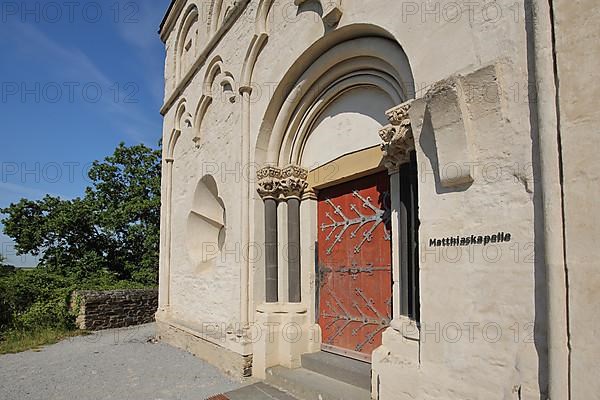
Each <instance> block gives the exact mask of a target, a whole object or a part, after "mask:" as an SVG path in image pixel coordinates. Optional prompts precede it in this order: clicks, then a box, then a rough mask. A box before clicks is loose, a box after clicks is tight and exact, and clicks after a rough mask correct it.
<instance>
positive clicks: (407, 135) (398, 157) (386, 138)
mask: <svg viewBox="0 0 600 400" xmlns="http://www.w3.org/2000/svg"><path fill="white" fill-rule="evenodd" d="M410 106H411V103H410V102H407V103H402V104H400V105H399V106H397V107H394V108H392V109H390V110H388V111H387V112H386V113H385V114H386V115H387V117H388V119H389V121H390V124H389V125H386V126H384V127H383V128H381V130H380V131H379V137H380V138H381V140H382V141H383V143H382V144H381V151H383V162H384V164H385V166H386V168H387V169H388V170H390V171H396V170H397V169H398V168H399V167H400V165H402V164H404V163H407V162H408V161H409V159H410V152H411V151H412V150H414V149H415V139H414V137H413V131H412V126H411V123H410V117H409V115H408V111H409V110H410Z"/></svg>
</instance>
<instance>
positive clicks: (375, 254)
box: [318, 172, 392, 360]
mask: <svg viewBox="0 0 600 400" xmlns="http://www.w3.org/2000/svg"><path fill="white" fill-rule="evenodd" d="M389 192H390V189H389V176H388V174H387V172H382V173H379V174H375V175H371V176H367V177H364V178H360V179H357V180H354V181H351V182H347V183H343V184H340V185H337V186H333V187H329V188H326V189H323V190H321V191H319V205H318V223H319V234H318V275H319V325H320V326H321V328H322V331H323V349H324V350H326V351H332V352H335V353H340V354H344V355H348V356H351V357H355V358H360V359H367V360H369V359H370V356H371V353H372V352H373V350H374V349H375V348H377V347H378V346H380V345H381V334H382V333H383V330H384V329H385V328H387V327H388V326H389V324H390V320H391V316H392V266H391V264H392V254H391V253H392V250H391V249H392V248H391V226H390V200H389V198H390V196H389Z"/></svg>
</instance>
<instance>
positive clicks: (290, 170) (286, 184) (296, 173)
mask: <svg viewBox="0 0 600 400" xmlns="http://www.w3.org/2000/svg"><path fill="white" fill-rule="evenodd" d="M307 178H308V170H306V169H304V168H302V167H299V166H297V165H288V166H287V167H285V168H283V169H282V170H281V182H280V184H281V192H282V195H283V197H285V198H286V199H287V198H297V199H298V200H301V199H302V194H303V193H304V191H305V190H306V188H307V187H308V182H307V181H306V179H307Z"/></svg>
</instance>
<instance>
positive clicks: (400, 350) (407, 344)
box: [371, 328, 420, 400]
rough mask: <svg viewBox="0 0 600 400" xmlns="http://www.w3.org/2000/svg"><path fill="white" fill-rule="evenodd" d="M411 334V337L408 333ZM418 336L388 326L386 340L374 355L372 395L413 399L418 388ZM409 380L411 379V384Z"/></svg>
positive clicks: (382, 399) (388, 399)
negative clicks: (405, 333)
mask: <svg viewBox="0 0 600 400" xmlns="http://www.w3.org/2000/svg"><path fill="white" fill-rule="evenodd" d="M407 336H410V337H407ZM419 350H420V343H419V338H418V336H417V337H416V338H415V334H414V333H413V332H412V331H411V334H410V335H404V334H403V333H402V332H401V331H398V330H396V329H394V328H388V329H387V330H386V331H385V332H384V333H383V344H382V345H381V346H380V347H378V348H377V349H376V350H375V351H374V352H373V356H372V363H373V365H372V371H373V373H372V382H371V389H372V390H371V397H372V399H374V400H412V399H415V398H417V397H416V394H417V393H418V391H419V386H420V382H419V377H420V374H419V367H420V362H419ZM408 382H410V383H409V384H408Z"/></svg>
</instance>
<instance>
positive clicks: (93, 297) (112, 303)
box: [72, 289, 158, 331]
mask: <svg viewBox="0 0 600 400" xmlns="http://www.w3.org/2000/svg"><path fill="white" fill-rule="evenodd" d="M72 304H73V309H75V310H76V309H77V308H79V314H78V316H77V319H76V325H77V327H78V328H79V329H85V330H91V331H98V330H102V329H111V328H122V327H126V326H134V325H141V324H147V323H150V322H153V321H154V314H155V313H156V310H157V308H158V289H141V290H110V291H87V290H86V291H79V292H75V293H73V303H72Z"/></svg>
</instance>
